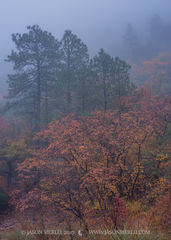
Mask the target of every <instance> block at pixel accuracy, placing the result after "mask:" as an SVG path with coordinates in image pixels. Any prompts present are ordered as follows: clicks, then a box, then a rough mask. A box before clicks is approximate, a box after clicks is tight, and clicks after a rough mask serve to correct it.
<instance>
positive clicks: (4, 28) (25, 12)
mask: <svg viewBox="0 0 171 240" xmlns="http://www.w3.org/2000/svg"><path fill="white" fill-rule="evenodd" d="M0 3H1V5H0V29H1V41H0V93H2V92H4V91H5V90H6V89H7V87H6V84H5V82H6V79H7V73H8V72H9V71H11V67H10V65H9V63H6V62H4V59H5V58H6V57H7V55H8V54H10V52H11V49H14V48H15V46H14V45H13V43H12V40H11V34H12V33H17V32H18V33H24V32H26V26H28V25H33V24H38V25H40V27H41V28H42V29H45V30H47V31H49V32H52V33H53V35H54V36H55V37H57V38H58V39H60V38H61V37H62V34H63V32H64V30H66V29H70V30H72V31H73V32H74V33H75V34H77V35H78V36H79V37H80V38H81V39H82V40H83V42H85V43H86V44H87V46H88V48H89V52H90V54H91V56H93V55H94V54H96V52H97V51H98V50H99V49H100V48H101V47H103V48H104V49H105V50H106V51H107V52H108V53H110V54H111V55H113V56H116V55H119V54H120V53H121V42H122V36H123V32H124V29H125V26H126V24H128V23H131V24H132V25H133V26H134V27H135V28H136V29H138V31H139V33H140V35H141V37H142V38H144V37H145V36H146V35H148V33H147V25H148V23H149V21H150V18H151V16H153V15H154V14H155V13H157V14H159V15H160V16H161V18H163V19H164V21H166V22H169V21H170V10H171V1H170V0H143V1H142V0H86V1H84V0H29V1H28V0H6V1H3V0H0Z"/></svg>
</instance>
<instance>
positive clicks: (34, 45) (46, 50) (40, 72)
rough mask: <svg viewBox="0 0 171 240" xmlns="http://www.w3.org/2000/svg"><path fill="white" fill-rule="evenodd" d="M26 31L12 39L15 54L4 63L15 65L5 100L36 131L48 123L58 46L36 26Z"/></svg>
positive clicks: (45, 32) (58, 59)
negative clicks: (7, 100) (8, 101)
mask: <svg viewBox="0 0 171 240" xmlns="http://www.w3.org/2000/svg"><path fill="white" fill-rule="evenodd" d="M27 29H28V31H29V32H28V33H24V34H19V33H17V34H13V35H12V40H13V42H14V43H15V45H16V51H14V50H13V51H12V52H11V55H9V56H8V59H7V61H9V62H12V63H13V64H14V67H13V68H14V73H13V74H10V75H9V76H8V77H9V79H8V85H9V96H8V97H9V99H10V106H12V107H14V106H15V107H16V113H17V114H21V115H22V116H23V117H24V118H25V119H26V120H27V121H29V122H30V123H31V128H32V129H33V130H39V128H40V125H41V124H44V122H45V121H46V122H48V101H49V98H50V87H51V86H53V85H55V81H56V71H57V68H58V66H59V64H60V44H59V42H58V41H57V40H56V39H55V38H54V37H53V36H52V34H51V33H48V32H47V31H43V30H42V29H41V28H40V27H39V26H38V25H34V26H28V27H27Z"/></svg>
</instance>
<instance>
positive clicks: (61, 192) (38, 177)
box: [0, 15, 171, 239]
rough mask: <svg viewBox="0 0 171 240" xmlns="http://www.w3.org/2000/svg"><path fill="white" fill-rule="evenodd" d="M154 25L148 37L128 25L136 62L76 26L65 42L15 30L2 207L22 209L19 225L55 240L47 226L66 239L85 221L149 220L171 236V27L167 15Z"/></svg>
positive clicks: (0, 158)
mask: <svg viewBox="0 0 171 240" xmlns="http://www.w3.org/2000/svg"><path fill="white" fill-rule="evenodd" d="M149 29H150V32H149V33H150V35H149V36H150V37H149V40H148V42H141V41H140V38H139V37H138V33H137V31H136V29H135V28H134V26H132V25H131V24H128V25H127V27H126V30H125V33H124V36H123V41H124V47H125V56H126V57H125V58H127V61H125V60H124V59H122V58H120V57H117V56H115V57H114V56H112V55H111V54H110V53H107V52H106V51H105V50H104V49H103V48H101V49H100V50H99V51H98V52H97V53H96V55H95V56H94V57H90V55H89V51H88V47H87V46H86V44H85V43H84V42H83V40H81V39H80V38H79V36H77V35H76V34H74V33H73V32H72V31H71V30H66V31H65V32H64V34H63V36H62V38H61V39H59V40H58V39H56V38H55V36H53V35H52V34H51V33H49V32H48V31H46V30H44V29H42V28H41V27H40V26H38V25H33V26H28V27H27V30H26V32H25V33H22V34H20V33H17V34H13V35H12V41H13V42H14V44H15V48H14V50H12V52H11V53H10V54H9V55H8V57H7V59H6V60H7V61H8V62H10V63H12V65H13V73H11V74H9V76H8V96H7V103H6V104H5V105H2V106H1V115H0V214H4V215H5V214H6V212H5V213H4V210H6V211H11V212H10V213H11V214H12V213H15V214H16V218H17V219H18V222H19V224H20V229H19V230H21V229H22V230H23V229H24V230H26V231H27V230H31V229H32V230H35V229H41V230H42V233H40V234H38V235H36V236H34V237H35V239H50V237H51V236H49V235H48V236H47V235H46V234H45V232H43V231H45V230H46V229H49V228H52V227H53V229H56V228H57V227H58V228H60V229H62V231H64V230H66V231H69V232H70V234H68V236H64V234H61V236H60V239H74V238H75V239H78V234H77V233H78V230H79V229H81V230H82V231H83V234H84V237H85V239H89V237H90V236H89V234H90V232H89V231H90V230H91V229H97V230H98V228H99V229H110V230H119V229H123V230H124V229H133V230H134V229H135V230H140V229H141V230H142V228H143V229H145V230H150V231H151V235H150V237H151V239H156V236H157V237H158V236H161V239H168V232H169V228H170V220H171V217H170V216H171V213H170V209H171V208H170V192H169V189H170V179H169V177H170V160H171V71H170V64H171V49H170V42H169V41H170V31H171V30H170V26H169V25H168V24H166V23H164V22H163V21H162V19H161V18H160V17H159V16H158V15H155V16H154V17H153V18H152V19H151V21H150V28H149ZM123 49H124V48H123ZM8 111H10V116H9V117H7V116H6V115H5V114H6V113H7V112H8ZM4 113H5V114H4ZM0 216H1V215H0ZM26 216H27V217H26ZM97 226H98V228H97ZM72 231H74V234H73V235H72V234H71V232H72ZM63 233H64V232H63ZM118 236H119V237H120V234H119V235H118ZM22 237H23V238H24V237H25V236H21V239H22ZM55 237H56V236H55ZM98 237H99V236H98V235H97V236H94V239H99V238H98ZM126 237H129V236H126ZM140 237H141V236H140ZM107 239H109V238H107ZM130 239H132V238H130Z"/></svg>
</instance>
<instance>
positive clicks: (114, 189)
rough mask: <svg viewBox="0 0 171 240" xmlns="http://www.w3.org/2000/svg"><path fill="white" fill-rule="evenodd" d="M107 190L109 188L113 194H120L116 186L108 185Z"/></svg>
mask: <svg viewBox="0 0 171 240" xmlns="http://www.w3.org/2000/svg"><path fill="white" fill-rule="evenodd" d="M107 188H108V189H109V190H111V191H112V192H113V193H118V190H117V188H116V186H115V185H112V184H108V185H107Z"/></svg>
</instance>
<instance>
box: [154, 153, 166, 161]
mask: <svg viewBox="0 0 171 240" xmlns="http://www.w3.org/2000/svg"><path fill="white" fill-rule="evenodd" d="M167 159H168V154H162V153H160V154H158V155H157V156H156V158H155V160H156V161H160V162H162V161H164V160H167Z"/></svg>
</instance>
